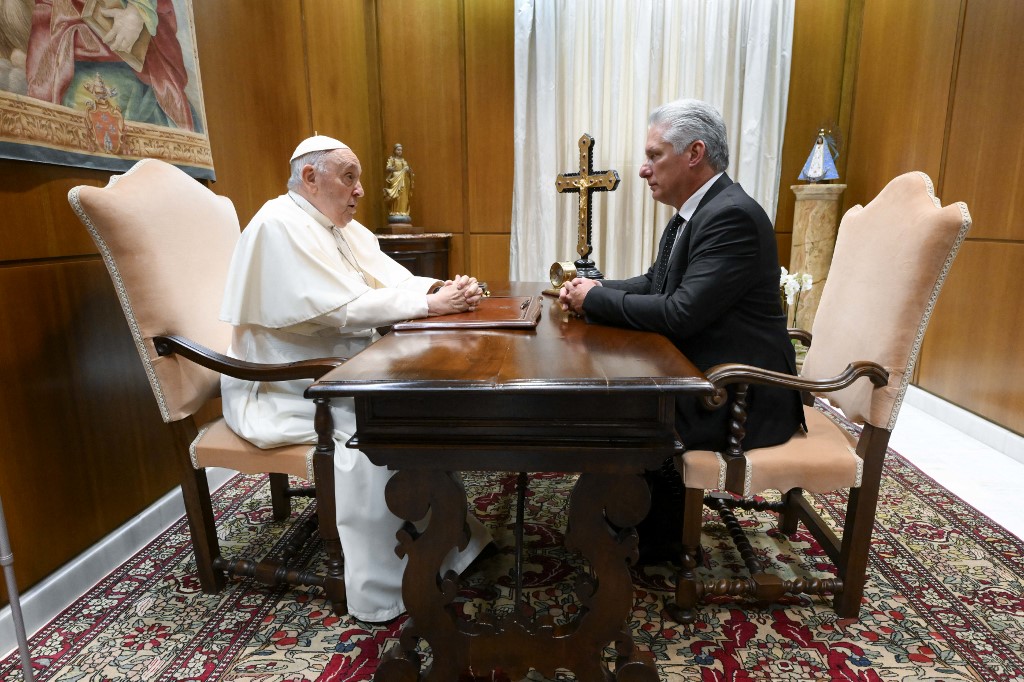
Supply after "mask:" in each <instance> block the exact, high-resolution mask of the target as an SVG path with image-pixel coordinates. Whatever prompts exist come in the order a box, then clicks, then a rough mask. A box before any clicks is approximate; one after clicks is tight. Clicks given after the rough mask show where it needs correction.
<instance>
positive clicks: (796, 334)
mask: <svg viewBox="0 0 1024 682" xmlns="http://www.w3.org/2000/svg"><path fill="white" fill-rule="evenodd" d="M786 331H787V332H789V338H790V340H793V339H795V340H797V341H799V342H800V343H801V345H803V346H805V347H807V348H810V347H811V333H810V332H809V331H807V330H806V329H797V328H796V327H789V328H788V329H786Z"/></svg>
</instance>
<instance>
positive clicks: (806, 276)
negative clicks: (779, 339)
mask: <svg viewBox="0 0 1024 682" xmlns="http://www.w3.org/2000/svg"><path fill="white" fill-rule="evenodd" d="M780 270H781V273H780V274H779V296H781V297H782V300H783V308H784V309H785V312H786V320H787V321H788V320H789V311H790V309H792V310H793V324H796V313H797V311H798V310H799V309H800V294H801V293H803V292H804V291H810V290H811V286H812V285H813V284H814V278H813V277H811V275H810V273H807V272H805V273H803V274H800V273H799V272H790V271H789V270H787V269H786V268H780Z"/></svg>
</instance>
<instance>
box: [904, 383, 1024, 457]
mask: <svg viewBox="0 0 1024 682" xmlns="http://www.w3.org/2000/svg"><path fill="white" fill-rule="evenodd" d="M904 400H905V402H906V403H907V404H908V405H912V406H913V407H916V408H917V409H919V410H921V411H922V412H924V413H925V414H927V415H929V416H932V417H935V418H936V419H938V420H939V421H941V422H943V423H945V424H948V425H949V426H951V427H953V428H954V429H956V430H957V431H960V432H961V433H963V434H965V435H967V436H970V437H971V438H973V439H974V440H976V441H979V442H981V443H984V444H985V445H987V446H989V447H990V448H992V449H993V450H996V451H998V452H1001V453H1003V454H1004V455H1006V456H1007V457H1010V458H1011V459H1014V460H1016V461H1018V462H1020V463H1021V464H1024V436H1021V435H1019V434H1016V433H1014V432H1013V431H1010V430H1009V429H1005V428H1003V427H1002V426H999V425H998V424H996V423H995V422H991V421H989V420H987V419H984V418H983V417H979V416H978V415H976V414H974V413H973V412H968V411H967V410H965V409H963V408H962V407H957V406H956V405H954V404H953V403H950V402H947V401H946V400H943V399H942V398H940V397H938V396H937V395H935V394H933V393H929V392H928V391H925V390H923V389H920V388H918V387H917V386H913V385H911V386H910V387H909V388H908V389H907V395H906V398H905V399H904Z"/></svg>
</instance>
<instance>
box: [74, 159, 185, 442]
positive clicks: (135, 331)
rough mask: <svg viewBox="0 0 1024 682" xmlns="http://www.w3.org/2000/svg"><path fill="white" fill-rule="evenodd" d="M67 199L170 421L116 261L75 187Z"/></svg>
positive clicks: (113, 179)
mask: <svg viewBox="0 0 1024 682" xmlns="http://www.w3.org/2000/svg"><path fill="white" fill-rule="evenodd" d="M146 161H149V159H143V160H142V161H139V162H138V163H137V164H135V165H134V166H132V167H131V168H129V169H128V170H127V171H126V172H124V173H123V174H121V175H114V176H111V178H110V182H109V183H107V186H108V187H111V186H113V185H114V184H115V183H116V182H117V181H118V180H120V179H121V178H122V177H124V176H125V175H131V174H132V173H134V172H135V171H136V170H137V169H138V168H139V167H140V166H141V165H142V164H144V163H146ZM68 201H69V202H71V207H72V208H74V210H75V213H76V214H77V215H78V218H79V220H81V221H82V223H83V224H84V225H85V227H86V229H88V230H89V234H90V235H92V238H93V240H94V241H95V242H96V245H97V246H98V247H99V251H100V255H101V256H103V262H104V264H106V266H107V271H108V272H109V273H110V278H111V279H112V280H113V282H114V289H115V290H116V291H117V298H118V300H120V301H121V308H122V309H123V310H124V316H125V318H126V319H127V320H128V327H129V328H130V329H131V332H132V338H133V339H134V340H135V349H136V350H137V351H138V352H139V358H140V359H141V360H142V366H143V367H144V368H145V370H146V378H147V379H149V386H150V388H152V389H153V395H154V397H156V403H157V406H158V407H159V408H160V417H161V418H163V420H164V421H165V422H170V421H171V414H170V412H169V411H168V409H167V401H166V400H165V399H164V393H163V389H162V388H161V387H160V381H159V379H157V376H156V371H155V370H154V369H153V361H152V359H151V358H150V357H149V351H148V350H147V349H146V343H145V341H143V339H142V333H141V332H140V331H139V324H138V322H137V321H136V320H135V311H134V310H132V302H131V300H130V299H129V298H128V292H127V291H126V290H125V288H124V282H122V281H121V273H120V271H118V269H117V265H116V264H115V263H114V259H113V257H112V256H111V255H110V249H109V248H107V243H106V242H105V241H103V239H102V237H100V234H99V232H97V231H96V226H95V225H93V223H92V220H91V219H90V218H89V215H88V214H87V213H86V212H85V209H83V208H82V203H81V201H79V199H78V188H77V187H75V188H73V189H72V190H71V191H70V192H68Z"/></svg>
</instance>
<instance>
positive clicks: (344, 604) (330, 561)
mask: <svg viewBox="0 0 1024 682" xmlns="http://www.w3.org/2000/svg"><path fill="white" fill-rule="evenodd" d="M313 402H314V403H316V416H315V417H314V426H315V427H316V432H317V444H316V452H315V453H314V454H313V476H314V478H315V479H316V513H317V518H318V519H319V522H320V539H321V540H322V541H323V543H324V549H325V550H326V551H327V579H326V580H325V581H324V586H323V589H324V593H325V594H326V595H327V599H328V600H329V601H330V602H331V609H332V610H333V611H334V614H335V615H338V616H343V615H345V614H346V613H347V612H348V601H347V595H346V592H345V574H344V564H343V558H342V552H341V539H340V538H339V537H338V520H337V515H336V513H335V511H336V508H337V507H336V500H335V497H334V447H335V446H334V418H333V416H332V415H331V401H330V400H328V399H326V398H316V399H314V400H313Z"/></svg>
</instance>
